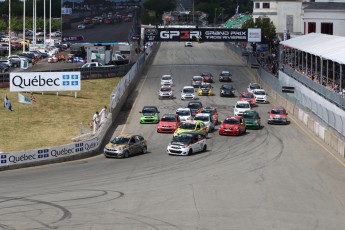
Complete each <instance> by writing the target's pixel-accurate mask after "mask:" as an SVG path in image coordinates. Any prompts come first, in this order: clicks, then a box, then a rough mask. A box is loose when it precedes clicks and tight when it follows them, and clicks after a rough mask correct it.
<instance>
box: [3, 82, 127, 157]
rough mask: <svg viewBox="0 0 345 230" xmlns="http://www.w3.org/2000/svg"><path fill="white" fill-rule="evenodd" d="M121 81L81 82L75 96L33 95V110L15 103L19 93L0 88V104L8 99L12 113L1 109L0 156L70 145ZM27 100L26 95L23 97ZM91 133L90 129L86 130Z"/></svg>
mask: <svg viewBox="0 0 345 230" xmlns="http://www.w3.org/2000/svg"><path fill="white" fill-rule="evenodd" d="M120 80H121V77H116V78H107V79H93V80H82V82H81V90H80V91H78V93H77V98H75V95H74V92H59V95H58V96H57V95H56V92H44V93H43V94H42V93H37V92H36V93H34V96H35V98H36V103H33V105H32V106H30V105H27V104H21V103H19V102H18V93H15V92H10V89H9V88H6V89H4V88H0V95H1V99H2V102H3V100H4V98H5V95H7V97H8V99H9V101H10V102H11V104H12V108H13V110H14V111H13V112H11V111H10V110H8V109H6V108H4V107H3V106H2V108H1V109H0V117H1V121H0V152H10V151H21V150H28V149H35V148H42V147H48V146H57V145H63V144H68V143H72V140H71V139H72V138H73V137H74V136H77V135H79V134H81V132H80V129H79V125H80V123H82V124H83V125H84V126H85V127H86V128H89V127H88V123H90V121H91V120H92V116H93V114H94V113H95V112H96V111H100V110H101V109H102V108H103V106H105V105H106V106H107V107H108V108H109V107H110V106H109V98H110V95H111V92H112V91H113V89H114V88H115V86H116V85H117V84H118V82H119V81H120ZM22 94H23V95H25V96H26V97H28V98H30V94H29V93H22ZM89 129H90V130H91V128H89Z"/></svg>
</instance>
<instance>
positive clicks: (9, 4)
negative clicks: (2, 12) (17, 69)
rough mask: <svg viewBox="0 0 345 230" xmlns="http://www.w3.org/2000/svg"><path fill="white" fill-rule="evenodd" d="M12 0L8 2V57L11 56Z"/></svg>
mask: <svg viewBox="0 0 345 230" xmlns="http://www.w3.org/2000/svg"><path fill="white" fill-rule="evenodd" d="M11 45H12V44H11V0H9V1H8V56H11V48H12V47H11Z"/></svg>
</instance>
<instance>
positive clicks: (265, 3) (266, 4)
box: [262, 2, 270, 9]
mask: <svg viewBox="0 0 345 230" xmlns="http://www.w3.org/2000/svg"><path fill="white" fill-rule="evenodd" d="M262 8H264V9H269V8H270V3H268V2H264V3H262Z"/></svg>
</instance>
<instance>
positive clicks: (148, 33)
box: [144, 28, 248, 42]
mask: <svg viewBox="0 0 345 230" xmlns="http://www.w3.org/2000/svg"><path fill="white" fill-rule="evenodd" d="M144 36H145V41H146V42H150V41H203V42H219V41H231V42H241V41H247V40H248V30H246V29H225V28H146V29H145V31H144Z"/></svg>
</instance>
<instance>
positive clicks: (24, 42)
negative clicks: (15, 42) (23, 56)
mask: <svg viewBox="0 0 345 230" xmlns="http://www.w3.org/2000/svg"><path fill="white" fill-rule="evenodd" d="M25 2H26V0H24V1H23V4H24V5H23V53H24V52H25V46H26V40H25Z"/></svg>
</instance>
